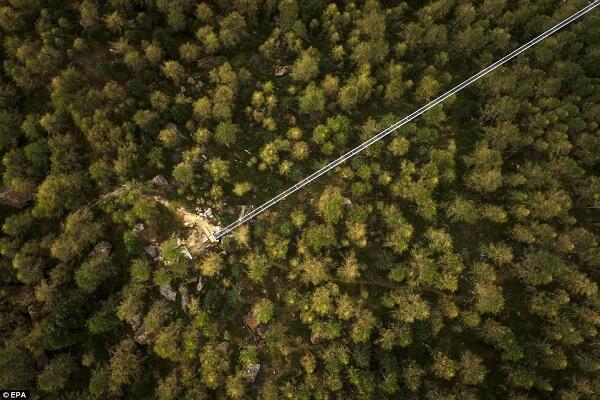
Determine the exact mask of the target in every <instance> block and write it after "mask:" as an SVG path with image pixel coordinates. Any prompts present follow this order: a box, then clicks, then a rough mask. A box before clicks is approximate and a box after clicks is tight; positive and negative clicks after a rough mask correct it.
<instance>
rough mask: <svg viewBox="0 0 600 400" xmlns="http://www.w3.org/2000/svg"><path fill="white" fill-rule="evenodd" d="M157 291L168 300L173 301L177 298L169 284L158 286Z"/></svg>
mask: <svg viewBox="0 0 600 400" xmlns="http://www.w3.org/2000/svg"><path fill="white" fill-rule="evenodd" d="M158 291H159V292H160V294H161V295H162V296H163V297H164V298H165V299H167V300H169V301H175V299H176V298H177V292H176V291H174V290H173V289H171V286H169V285H163V286H161V287H159V289H158Z"/></svg>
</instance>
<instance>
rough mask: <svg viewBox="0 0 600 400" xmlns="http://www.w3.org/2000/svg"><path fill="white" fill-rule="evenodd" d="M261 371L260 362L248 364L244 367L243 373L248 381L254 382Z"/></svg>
mask: <svg viewBox="0 0 600 400" xmlns="http://www.w3.org/2000/svg"><path fill="white" fill-rule="evenodd" d="M259 371H260V364H248V365H246V366H245V367H244V370H243V372H242V375H243V376H244V378H246V381H247V382H248V383H253V382H254V381H255V380H256V376H257V375H258V372H259Z"/></svg>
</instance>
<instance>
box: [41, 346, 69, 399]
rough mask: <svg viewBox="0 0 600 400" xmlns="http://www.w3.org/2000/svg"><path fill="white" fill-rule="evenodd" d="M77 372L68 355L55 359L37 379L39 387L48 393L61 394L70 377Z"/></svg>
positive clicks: (64, 354)
mask: <svg viewBox="0 0 600 400" xmlns="http://www.w3.org/2000/svg"><path fill="white" fill-rule="evenodd" d="M74 370H75V362H74V361H73V359H72V358H71V357H70V356H69V355H68V354H66V353H61V354H59V355H57V356H56V357H54V358H53V359H52V360H50V362H49V363H48V364H46V366H45V367H44V370H43V371H42V372H41V373H40V374H39V375H38V377H37V384H38V387H39V388H40V389H41V390H43V391H44V392H47V393H59V392H61V391H62V390H63V389H64V388H65V387H66V386H67V384H68V383H69V376H70V375H71V373H73V371H74Z"/></svg>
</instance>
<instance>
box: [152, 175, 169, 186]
mask: <svg viewBox="0 0 600 400" xmlns="http://www.w3.org/2000/svg"><path fill="white" fill-rule="evenodd" d="M151 182H152V183H154V184H155V185H156V186H159V187H161V188H163V189H168V188H170V187H171V185H170V184H169V181H167V180H166V179H165V177H164V176H162V175H156V176H155V177H154V178H152V181H151Z"/></svg>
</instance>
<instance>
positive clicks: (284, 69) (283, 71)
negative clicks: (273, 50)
mask: <svg viewBox="0 0 600 400" xmlns="http://www.w3.org/2000/svg"><path fill="white" fill-rule="evenodd" d="M291 70H292V67H290V66H289V65H280V66H278V67H276V68H275V76H284V75H287V74H289V73H290V71H291Z"/></svg>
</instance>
